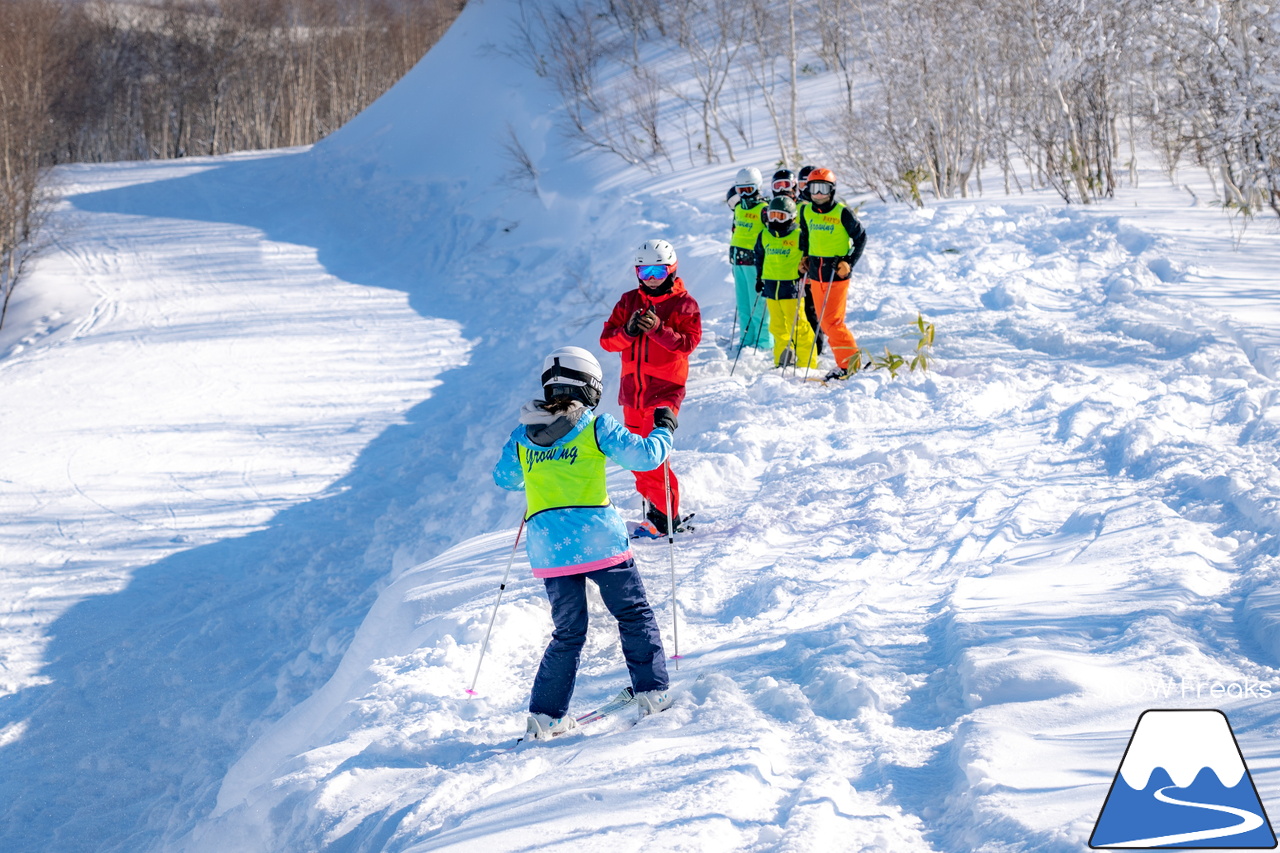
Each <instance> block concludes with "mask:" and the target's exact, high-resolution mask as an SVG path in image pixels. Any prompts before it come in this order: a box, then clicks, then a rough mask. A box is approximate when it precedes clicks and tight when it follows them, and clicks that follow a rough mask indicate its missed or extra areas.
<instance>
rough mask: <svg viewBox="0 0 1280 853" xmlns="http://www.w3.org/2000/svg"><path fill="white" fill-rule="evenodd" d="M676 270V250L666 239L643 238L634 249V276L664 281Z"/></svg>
mask: <svg viewBox="0 0 1280 853" xmlns="http://www.w3.org/2000/svg"><path fill="white" fill-rule="evenodd" d="M675 271H676V250H675V249H674V248H672V246H671V244H670V243H668V242H667V241H666V240H645V241H644V242H643V243H641V244H640V248H639V249H636V278H638V279H640V280H641V281H654V280H657V281H665V280H666V279H667V276H670V275H674V274H675Z"/></svg>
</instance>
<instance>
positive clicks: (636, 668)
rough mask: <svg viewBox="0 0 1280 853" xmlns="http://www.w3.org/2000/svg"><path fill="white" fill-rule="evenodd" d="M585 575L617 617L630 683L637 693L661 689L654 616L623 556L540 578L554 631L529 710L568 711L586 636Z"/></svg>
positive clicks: (663, 673) (662, 661)
mask: <svg viewBox="0 0 1280 853" xmlns="http://www.w3.org/2000/svg"><path fill="white" fill-rule="evenodd" d="M588 580H592V581H594V582H595V584H596V586H597V587H599V589H600V597H601V598H602V599H603V600H604V604H605V607H607V608H609V612H610V613H612V614H613V618H615V619H617V620H618V637H619V639H621V640H622V656H623V658H624V659H625V660H626V662H627V670H628V672H629V673H630V674H631V687H632V688H633V689H634V690H635V691H636V692H637V693H642V692H644V691H646V690H665V689H666V688H667V686H668V682H667V656H666V653H665V652H663V650H662V634H661V633H660V632H659V631H658V620H657V619H655V618H654V616H653V608H651V607H650V606H649V601H648V599H647V598H645V594H644V583H643V582H642V581H641V580H640V572H639V570H638V569H636V564H635V561H634V560H631V559H628V560H626V561H625V562H622V563H619V564H618V565H616V566H610V567H609V568H607V569H597V570H596V571H594V572H587V573H585V574H581V575H565V576H564V577H558V578H543V583H544V584H546V587H547V598H548V599H550V600H551V618H552V620H553V621H554V622H555V631H554V632H553V633H552V634H551V643H550V644H549V645H548V646H547V650H546V652H545V653H544V654H543V655H542V665H541V666H539V667H538V675H537V676H536V677H535V678H534V679H533V695H532V696H531V697H530V698H529V712H530V713H533V714H546V715H547V716H549V717H556V718H559V717H563V716H564V715H565V714H567V713H568V712H569V699H570V698H571V697H572V696H573V683H574V680H575V679H576V678H577V676H578V659H579V658H580V657H581V656H582V645H583V643H585V642H586V639H587V581H588Z"/></svg>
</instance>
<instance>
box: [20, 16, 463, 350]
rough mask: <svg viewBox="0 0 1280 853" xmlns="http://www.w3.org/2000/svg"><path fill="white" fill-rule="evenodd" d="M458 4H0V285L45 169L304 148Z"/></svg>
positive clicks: (415, 52)
mask: <svg viewBox="0 0 1280 853" xmlns="http://www.w3.org/2000/svg"><path fill="white" fill-rule="evenodd" d="M464 3H465V0H151V2H139V3H121V2H106V0H89V2H78V0H0V39H2V41H0V169H2V170H3V171H2V172H0V287H2V288H3V292H2V293H0V297H2V298H3V307H0V325H2V324H3V320H4V313H3V311H4V309H5V308H7V307H8V301H9V296H10V295H11V293H12V291H13V288H14V286H15V285H16V284H17V281H18V279H19V277H20V274H21V271H22V267H23V263H24V262H25V261H26V260H27V259H28V258H29V257H30V256H31V254H32V252H33V250H34V248H35V247H34V244H33V242H32V235H33V234H34V233H35V232H36V231H37V228H38V225H39V222H40V215H41V212H42V211H43V210H45V209H47V205H46V204H44V203H42V202H43V201H45V200H47V190H46V189H43V188H42V183H41V180H42V176H43V174H44V171H45V170H47V168H48V167H49V166H52V165H56V164H58V163H66V162H93V161H106V160H129V159H149V158H167V157H182V156H188V155H198V154H222V153H226V152H229V151H237V150H245V149H258V148H276V147H282V146H292V145H304V144H308V143H311V142H315V141H316V140H317V139H320V138H321V137H323V136H325V135H326V134H327V133H329V132H330V131H332V130H334V129H335V128H337V127H339V126H341V125H342V124H343V123H345V122H346V121H347V120H348V119H350V118H351V117H353V116H354V115H355V114H356V113H358V112H359V111H360V110H362V109H363V108H364V107H366V106H367V105H368V104H370V103H371V102H372V101H373V100H374V99H376V98H377V97H378V96H379V95H381V94H382V93H383V92H384V91H386V90H387V89H388V88H389V87H390V86H391V85H392V84H393V83H395V81H396V80H398V79H399V78H400V77H402V76H403V75H404V74H405V72H407V71H408V70H409V68H411V67H412V66H413V64H414V63H415V62H417V61H418V60H419V59H420V58H421V57H422V55H423V54H424V53H426V51H427V49H428V48H429V47H430V46H431V45H432V44H433V43H435V41H436V40H437V39H438V38H439V37H440V36H441V35H442V34H443V32H444V31H445V29H447V28H448V26H449V24H450V23H452V22H453V19H454V18H455V17H457V14H458V12H459V11H460V10H461V8H462V6H463V4H464Z"/></svg>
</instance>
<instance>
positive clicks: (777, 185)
mask: <svg viewBox="0 0 1280 853" xmlns="http://www.w3.org/2000/svg"><path fill="white" fill-rule="evenodd" d="M795 188H796V182H795V181H789V180H787V179H786V178H783V179H781V180H778V181H774V182H773V193H774V195H777V194H778V193H785V192H790V191H791V190H794V189H795Z"/></svg>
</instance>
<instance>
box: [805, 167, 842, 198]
mask: <svg viewBox="0 0 1280 853" xmlns="http://www.w3.org/2000/svg"><path fill="white" fill-rule="evenodd" d="M805 188H806V189H807V190H808V191H809V196H810V197H811V198H812V197H813V194H814V193H817V194H818V195H830V196H833V197H834V196H835V194H836V176H835V175H833V174H832V173H831V170H830V169H814V170H813V171H812V172H810V173H809V182H808V184H807V185H806V187H805Z"/></svg>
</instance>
